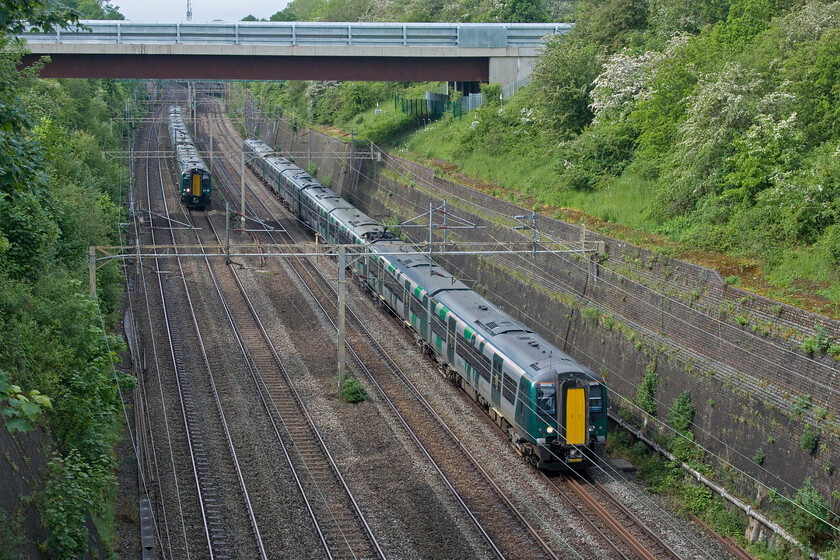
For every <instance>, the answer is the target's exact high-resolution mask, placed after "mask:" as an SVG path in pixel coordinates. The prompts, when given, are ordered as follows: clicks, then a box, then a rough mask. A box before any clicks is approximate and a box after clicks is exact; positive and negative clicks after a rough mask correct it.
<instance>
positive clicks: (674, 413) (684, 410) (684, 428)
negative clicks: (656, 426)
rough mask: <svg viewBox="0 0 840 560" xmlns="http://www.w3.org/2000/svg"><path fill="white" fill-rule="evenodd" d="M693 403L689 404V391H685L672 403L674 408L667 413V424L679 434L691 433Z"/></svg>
mask: <svg viewBox="0 0 840 560" xmlns="http://www.w3.org/2000/svg"><path fill="white" fill-rule="evenodd" d="M694 412H695V408H694V403H693V402H691V391H689V390H687V389H686V390H685V391H683V392H682V393H680V396H679V397H677V398H676V400H675V401H674V406H672V407H671V409H670V410H669V411H668V423H669V424H670V425H671V427H672V428H674V429H675V430H677V431H678V432H679V433H681V434H684V433H686V432H690V431H691V422H692V421H693V420H694Z"/></svg>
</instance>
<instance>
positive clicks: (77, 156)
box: [0, 0, 137, 558]
mask: <svg viewBox="0 0 840 560" xmlns="http://www.w3.org/2000/svg"><path fill="white" fill-rule="evenodd" d="M9 7H11V8H14V10H7V11H6V12H5V13H4V17H5V18H6V19H5V20H4V22H3V23H4V26H5V27H4V29H5V31H7V32H8V31H14V30H15V29H17V28H18V27H19V25H20V21H21V18H26V19H28V20H30V21H34V22H45V24H47V23H49V24H51V25H61V23H62V21H66V18H67V17H70V18H71V19H72V18H75V17H76V16H75V15H72V13H71V12H68V11H67V10H66V9H65V8H63V7H58V6H54V5H52V4H50V3H44V2H37V1H32V2H28V1H22V2H19V3H17V4H14V3H13V4H9V5H7V4H4V9H7V8H9ZM72 7H74V8H76V10H77V11H76V12H75V14H79V15H81V16H83V17H108V16H109V15H110V17H117V14H116V13H115V9H114V8H113V7H111V6H110V5H109V4H107V3H99V2H96V1H93V2H92V1H91V0H86V1H82V2H78V3H73V4H72ZM67 14H71V15H70V16H68V15H67ZM22 54H23V51H22V50H21V47H20V46H19V45H16V44H15V42H14V41H13V40H12V39H10V38H8V36H4V37H0V117H2V118H0V122H2V125H0V285H2V286H3V289H2V290H0V340H2V341H3V343H2V345H0V372H2V375H0V377H2V379H0V393H2V394H0V400H3V401H4V402H0V406H3V405H4V404H5V405H6V406H5V408H3V409H2V410H0V412H2V413H3V414H4V416H7V417H10V418H11V420H18V421H17V422H16V423H15V424H13V425H12V426H10V425H9V423H8V422H7V423H6V427H7V428H9V429H11V428H28V427H29V426H28V424H27V423H31V422H33V421H34V420H36V418H37V413H39V412H40V413H41V416H42V417H43V422H42V424H43V427H44V429H45V431H46V433H47V434H48V436H49V440H50V443H51V450H52V458H51V459H50V461H49V469H48V471H49V472H48V480H47V483H46V489H45V491H44V492H43V495H41V496H40V497H36V500H35V502H36V503H37V504H38V507H39V510H40V512H41V516H42V519H43V520H44V522H45V525H46V527H47V528H48V530H49V535H50V537H49V540H48V542H47V543H46V545H47V548H48V549H49V550H51V551H52V553H53V554H54V555H55V556H56V557H59V558H74V557H78V556H79V555H81V554H83V553H84V552H85V550H86V547H87V528H86V526H85V516H86V515H87V513H90V514H92V515H93V516H94V518H95V519H101V517H102V516H103V515H105V514H106V511H108V510H109V509H110V508H107V507H106V505H105V504H106V501H107V500H108V499H110V496H111V495H112V494H113V487H114V479H113V472H114V456H113V444H114V441H115V439H116V437H118V433H119V428H120V422H119V418H120V417H121V416H120V414H119V413H120V412H121V407H122V405H121V402H120V400H119V395H118V391H117V385H118V383H119V384H123V385H125V386H130V384H131V383H132V382H133V379H132V378H131V377H129V376H124V375H123V374H121V373H119V372H117V373H116V375H115V372H114V370H113V363H114V362H115V361H116V353H117V352H119V351H120V350H121V349H122V348H123V345H122V340H121V339H119V338H117V337H114V336H110V335H107V334H106V332H105V331H104V327H105V321H107V320H108V317H110V316H111V315H112V314H113V312H115V311H116V309H117V306H118V304H119V301H120V298H121V295H122V282H121V277H120V271H119V268H118V267H117V265H116V264H110V265H107V266H104V267H102V268H100V270H99V271H98V296H99V298H98V302H94V301H93V300H92V299H91V298H90V296H89V295H88V293H87V291H88V289H87V284H88V282H87V275H88V270H87V251H88V247H89V246H91V245H113V244H116V243H117V242H118V235H119V231H118V223H119V221H120V220H119V216H120V211H119V208H118V204H120V202H121V197H122V192H121V189H122V185H124V183H125V181H126V179H127V174H126V173H125V170H123V169H122V168H121V167H120V165H119V164H118V163H116V162H115V161H113V160H107V159H104V158H103V157H102V151H103V150H114V149H119V146H120V141H121V140H120V137H121V135H122V134H123V132H124V129H123V126H122V125H120V124H119V123H118V124H117V125H116V126H114V127H111V125H109V120H110V118H111V117H115V116H122V114H123V111H124V109H125V101H126V100H127V99H129V98H130V97H131V89H130V88H133V87H137V86H134V85H130V86H129V85H125V84H118V83H115V82H113V81H104V80H103V81H83V80H70V81H60V82H57V81H42V80H37V79H35V78H34V71H37V68H35V69H34V70H25V71H22V72H21V71H19V70H18V69H17V63H18V61H19V60H20V56H21V55H22ZM132 108H133V105H132ZM103 316H104V318H105V320H103ZM21 387H23V388H24V390H21ZM24 391H25V392H24ZM42 394H43V395H42ZM44 395H46V397H48V399H47V398H45V397H44ZM50 404H51V405H52V408H51V409H50V408H49V405H50ZM35 405H38V408H39V410H35ZM7 409H8V410H7ZM7 413H8V414H7ZM14 413H18V414H17V417H16V416H15V415H14ZM11 420H10V422H11ZM20 421H25V422H26V423H20ZM104 522H105V524H107V520H104Z"/></svg>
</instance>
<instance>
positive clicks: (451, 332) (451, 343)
mask: <svg viewBox="0 0 840 560" xmlns="http://www.w3.org/2000/svg"><path fill="white" fill-rule="evenodd" d="M446 361H447V362H449V365H451V366H452V367H455V319H454V318H453V317H452V316H450V317H449V326H448V328H447V329H446Z"/></svg>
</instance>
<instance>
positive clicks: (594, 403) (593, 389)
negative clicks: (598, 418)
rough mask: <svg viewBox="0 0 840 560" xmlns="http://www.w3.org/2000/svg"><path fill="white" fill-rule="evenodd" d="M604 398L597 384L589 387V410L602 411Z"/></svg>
mask: <svg viewBox="0 0 840 560" xmlns="http://www.w3.org/2000/svg"><path fill="white" fill-rule="evenodd" d="M603 410H604V398H603V396H602V395H601V387H600V386H598V385H595V386H590V387H589V411H590V412H603Z"/></svg>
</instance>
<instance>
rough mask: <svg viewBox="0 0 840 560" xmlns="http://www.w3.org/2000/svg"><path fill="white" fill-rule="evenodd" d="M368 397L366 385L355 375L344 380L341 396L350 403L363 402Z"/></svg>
mask: <svg viewBox="0 0 840 560" xmlns="http://www.w3.org/2000/svg"><path fill="white" fill-rule="evenodd" d="M366 397H367V391H366V390H365V388H364V386H363V385H362V384H361V383H360V382H359V380H358V379H356V378H355V377H348V378H346V379H345V380H344V387H343V388H342V389H341V398H342V399H344V400H345V401H347V402H348V403H357V402H362V401H363V400H365V398H366Z"/></svg>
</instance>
